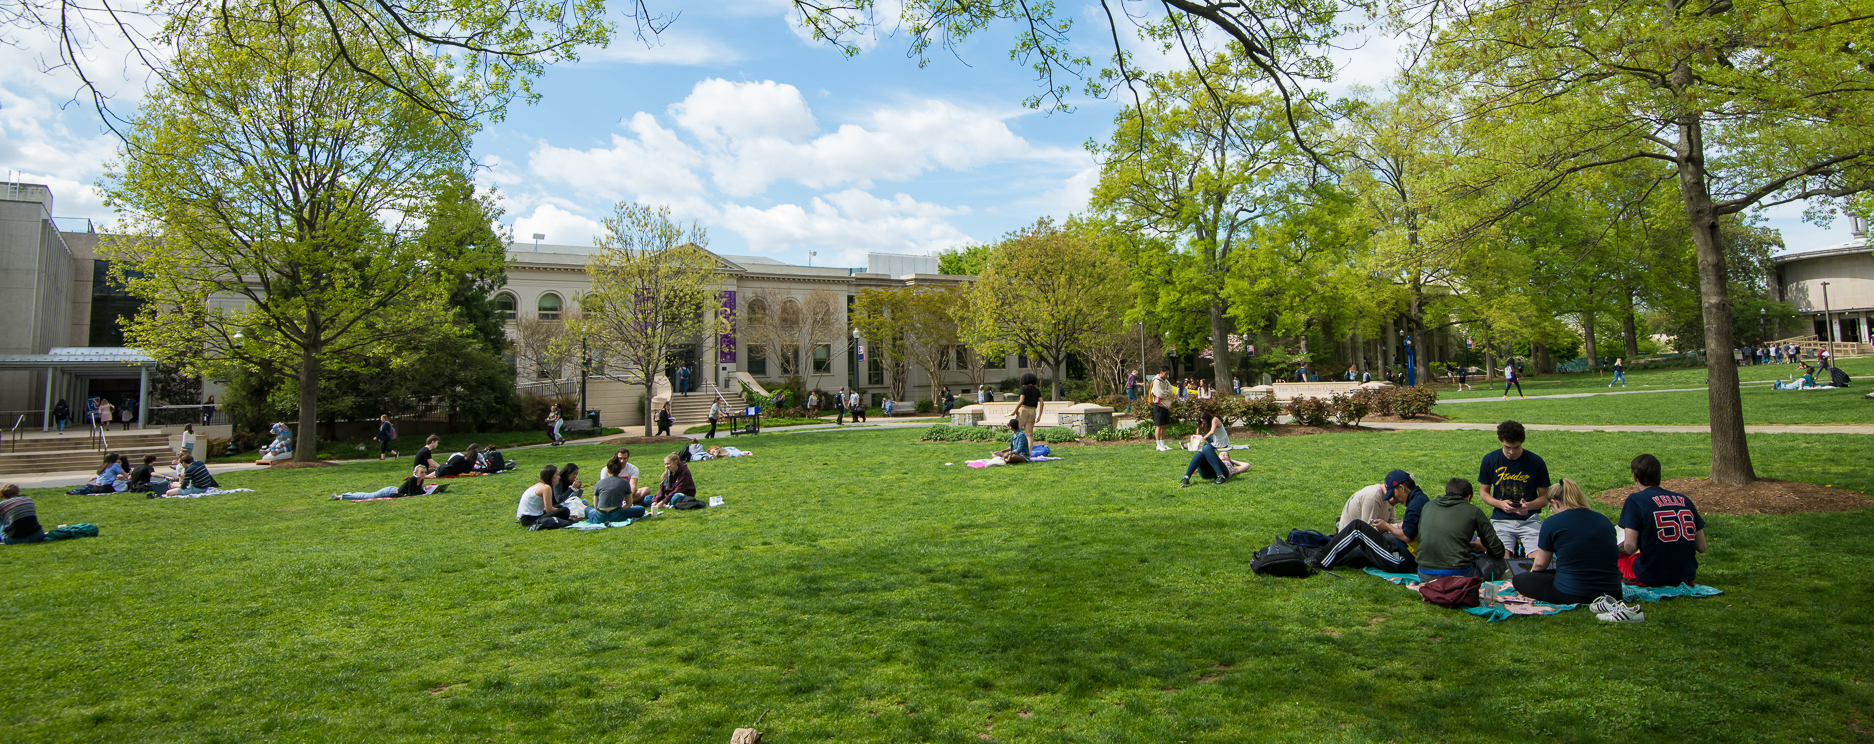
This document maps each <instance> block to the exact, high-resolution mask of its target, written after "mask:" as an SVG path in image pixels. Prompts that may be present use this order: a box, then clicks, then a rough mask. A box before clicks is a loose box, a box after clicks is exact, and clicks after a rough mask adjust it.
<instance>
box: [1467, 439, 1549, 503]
mask: <svg viewBox="0 0 1874 744" xmlns="http://www.w3.org/2000/svg"><path fill="white" fill-rule="evenodd" d="M1477 482H1478V483H1482V484H1484V485H1486V486H1489V487H1490V495H1491V496H1494V497H1496V498H1498V499H1500V500H1503V501H1508V502H1511V503H1516V504H1521V503H1525V502H1529V501H1534V500H1536V499H1537V498H1538V497H1540V496H1541V495H1542V493H1541V492H1540V491H1538V490H1536V489H1545V488H1548V487H1549V485H1550V484H1549V465H1548V463H1545V462H1543V461H1542V458H1541V457H1537V456H1536V453H1534V452H1530V451H1529V450H1523V454H1522V455H1520V456H1518V457H1517V458H1516V459H1514V460H1512V459H1510V458H1507V457H1504V456H1503V450H1501V449H1495V450H1491V451H1490V454H1488V455H1484V462H1483V465H1482V466H1481V467H1479V468H1478V469H1477ZM1536 514H1537V513H1536V512H1530V513H1528V514H1511V513H1509V512H1506V511H1504V510H1502V509H1494V508H1493V509H1491V510H1490V518H1491V519H1509V520H1518V521H1520V520H1524V519H1529V518H1530V517H1534V516H1536Z"/></svg>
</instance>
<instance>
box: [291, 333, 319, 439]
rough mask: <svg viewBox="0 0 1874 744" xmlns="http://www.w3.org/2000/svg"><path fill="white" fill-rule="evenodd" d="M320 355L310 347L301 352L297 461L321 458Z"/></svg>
mask: <svg viewBox="0 0 1874 744" xmlns="http://www.w3.org/2000/svg"><path fill="white" fill-rule="evenodd" d="M321 371H322V370H321V369H320V367H319V356H318V355H317V354H314V353H313V352H312V351H311V350H310V349H303V348H302V349H301V351H300V353H299V436H298V437H297V441H295V442H293V460H294V461H295V462H316V461H318V459H319V373H320V372H321Z"/></svg>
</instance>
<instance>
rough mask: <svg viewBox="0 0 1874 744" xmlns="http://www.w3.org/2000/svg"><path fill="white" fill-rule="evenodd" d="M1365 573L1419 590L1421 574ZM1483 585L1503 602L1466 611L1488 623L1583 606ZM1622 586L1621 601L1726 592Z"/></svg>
mask: <svg viewBox="0 0 1874 744" xmlns="http://www.w3.org/2000/svg"><path fill="white" fill-rule="evenodd" d="M1366 572H1367V573H1370V574H1372V575H1374V576H1378V577H1380V578H1382V579H1385V580H1387V581H1390V582H1392V583H1394V584H1398V585H1400V586H1403V587H1405V588H1407V589H1411V590H1412V591H1414V592H1416V591H1418V588H1419V575H1418V574H1415V573H1409V574H1404V573H1387V572H1385V571H1381V570H1379V569H1377V568H1369V569H1366ZM1484 586H1486V587H1489V586H1494V587H1495V588H1496V590H1497V599H1498V600H1501V601H1502V602H1503V603H1502V604H1499V605H1486V606H1483V607H1466V608H1464V611H1465V612H1468V613H1470V614H1472V615H1476V616H1478V617H1481V618H1483V619H1484V620H1486V621H1488V622H1493V623H1494V622H1501V621H1503V620H1508V619H1509V618H1511V617H1512V616H1515V615H1554V614H1556V613H1560V612H1567V611H1569V610H1572V609H1575V608H1576V607H1580V606H1581V605H1578V604H1565V605H1558V604H1549V603H1547V602H1537V601H1535V600H1533V599H1530V598H1528V597H1525V596H1523V595H1521V594H1517V593H1516V587H1515V586H1513V585H1511V584H1510V582H1508V581H1486V582H1484ZM1621 589H1622V592H1621V593H1622V594H1623V595H1624V596H1622V597H1621V600H1622V601H1625V602H1658V601H1660V600H1662V599H1666V598H1669V597H1710V596H1715V595H1718V594H1723V593H1724V592H1723V591H1721V590H1719V589H1716V588H1713V587H1709V586H1705V585H1704V584H1695V585H1691V586H1687V585H1684V584H1681V585H1679V586H1667V587H1658V586H1652V587H1647V586H1623V587H1621Z"/></svg>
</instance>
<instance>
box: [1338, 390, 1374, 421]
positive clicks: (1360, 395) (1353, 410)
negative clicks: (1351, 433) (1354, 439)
mask: <svg viewBox="0 0 1874 744" xmlns="http://www.w3.org/2000/svg"><path fill="white" fill-rule="evenodd" d="M1371 392H1372V391H1371V390H1353V391H1350V392H1348V393H1345V394H1341V395H1336V396H1334V397H1333V398H1331V399H1329V401H1328V412H1329V415H1331V416H1333V418H1334V421H1335V422H1336V423H1339V424H1340V425H1341V426H1359V425H1360V419H1363V418H1366V417H1367V414H1368V412H1369V411H1371V410H1372V402H1371V401H1372V397H1373V396H1372V395H1370V393H1371Z"/></svg>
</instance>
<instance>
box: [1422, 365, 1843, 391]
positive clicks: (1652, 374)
mask: <svg viewBox="0 0 1874 744" xmlns="http://www.w3.org/2000/svg"><path fill="white" fill-rule="evenodd" d="M1814 363H1815V360H1813V359H1811V360H1810V364H1811V365H1813V364H1814ZM1841 368H1842V371H1844V372H1847V373H1848V374H1849V376H1851V377H1853V378H1855V379H1856V380H1857V381H1858V380H1860V379H1861V378H1863V377H1867V376H1869V375H1874V357H1868V358H1854V359H1844V360H1842V361H1841ZM1791 374H1795V375H1796V376H1798V377H1800V376H1801V375H1802V367H1800V366H1797V365H1793V364H1764V365H1751V366H1745V367H1738V368H1737V379H1739V380H1742V381H1744V382H1764V381H1768V380H1783V379H1788V378H1789V376H1790V375H1791ZM1823 374H1824V375H1826V373H1823ZM1613 377H1614V374H1613V373H1612V372H1608V371H1605V370H1603V371H1601V372H1600V373H1594V372H1575V373H1570V374H1547V375H1539V376H1536V377H1531V378H1528V379H1526V380H1524V381H1523V392H1524V393H1526V394H1528V395H1554V394H1558V393H1592V392H1597V391H1605V390H1607V386H1608V383H1610V382H1612V381H1613ZM1705 379H1706V376H1705V368H1704V367H1685V368H1681V369H1649V370H1636V371H1633V372H1628V373H1627V388H1626V389H1628V390H1645V389H1647V388H1654V389H1675V388H1702V387H1704V386H1705ZM1824 379H1826V378H1824ZM1443 381H1444V378H1443V377H1442V376H1441V377H1439V378H1438V382H1439V383H1441V384H1439V385H1437V387H1438V396H1439V397H1440V398H1442V399H1446V400H1455V399H1458V398H1496V397H1499V396H1501V395H1503V377H1502V375H1501V374H1499V375H1498V376H1497V377H1495V378H1493V379H1492V381H1491V382H1489V383H1485V382H1483V381H1482V380H1480V379H1478V378H1475V377H1473V378H1471V385H1472V386H1474V387H1476V388H1477V389H1476V390H1464V391H1459V390H1457V389H1456V386H1455V385H1443V384H1442V383H1443ZM1616 389H1618V388H1616ZM1510 392H1511V393H1514V392H1515V390H1514V389H1512V390H1511V391H1510Z"/></svg>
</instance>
